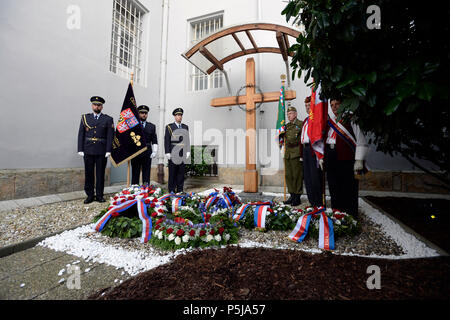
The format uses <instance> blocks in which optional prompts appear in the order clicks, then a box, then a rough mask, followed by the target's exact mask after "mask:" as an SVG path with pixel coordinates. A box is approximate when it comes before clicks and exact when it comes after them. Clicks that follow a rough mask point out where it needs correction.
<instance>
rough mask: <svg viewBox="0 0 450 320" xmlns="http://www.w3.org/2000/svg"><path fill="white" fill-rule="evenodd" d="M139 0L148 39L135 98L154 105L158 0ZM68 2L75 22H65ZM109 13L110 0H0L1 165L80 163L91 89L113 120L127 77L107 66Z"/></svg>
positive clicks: (109, 43)
mask: <svg viewBox="0 0 450 320" xmlns="http://www.w3.org/2000/svg"><path fill="white" fill-rule="evenodd" d="M141 3H142V4H143V5H144V6H145V7H146V8H147V9H148V10H149V13H148V14H147V16H146V17H145V19H146V20H145V21H144V24H147V25H148V24H150V25H151V28H149V27H147V28H146V30H145V34H144V39H145V42H146V43H148V44H151V45H150V46H149V49H148V50H147V52H146V54H147V55H148V59H147V61H148V65H147V77H148V79H147V85H146V86H145V87H143V86H141V85H139V84H135V86H134V90H135V95H136V100H137V103H138V104H147V105H149V106H157V105H158V102H159V96H158V93H159V81H158V79H159V58H160V45H159V44H160V41H161V39H160V28H161V1H151V0H142V1H141ZM70 5H75V6H77V7H79V9H80V13H81V14H80V17H81V24H80V29H73V30H70V29H69V28H67V20H68V19H69V17H70V16H71V15H70V14H69V13H67V8H68V7H69V6H70ZM112 12H113V1H112V0H96V1H89V0H46V1H39V0H27V1H14V0H2V1H1V2H0V41H1V43H2V49H1V50H0V70H1V71H0V72H1V77H0V108H1V114H2V119H3V125H1V126H0V150H1V156H0V168H1V169H18V168H70V167H83V162H82V158H80V157H79V156H78V155H77V135H78V127H79V124H80V119H81V114H83V113H89V112H92V109H91V103H90V101H89V99H90V97H91V96H93V95H100V96H102V97H104V98H105V100H106V104H105V105H104V109H103V112H104V113H106V114H108V115H110V116H112V117H113V118H114V119H115V123H117V117H118V115H119V113H120V109H121V106H122V103H123V99H124V96H125V93H126V89H127V86H128V82H129V81H128V80H127V79H123V78H120V77H119V76H117V75H115V74H113V73H111V72H110V71H109V64H110V47H111V26H112ZM157 116H158V114H157V111H156V110H154V109H152V110H151V111H150V117H157Z"/></svg>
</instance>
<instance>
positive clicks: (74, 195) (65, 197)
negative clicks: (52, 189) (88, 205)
mask: <svg viewBox="0 0 450 320" xmlns="http://www.w3.org/2000/svg"><path fill="white" fill-rule="evenodd" d="M57 196H58V197H59V198H60V199H61V201H70V200H76V199H81V198H84V197H86V194H85V193H84V191H74V192H68V193H60V194H58V195H57Z"/></svg>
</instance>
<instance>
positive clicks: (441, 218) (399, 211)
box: [365, 196, 450, 252]
mask: <svg viewBox="0 0 450 320" xmlns="http://www.w3.org/2000/svg"><path fill="white" fill-rule="evenodd" d="M365 198H366V199H367V200H369V201H370V202H372V203H374V204H375V205H376V206H378V207H380V208H381V209H383V210H384V211H385V212H387V213H389V214H390V215H392V216H393V217H395V218H396V219H398V220H400V221H401V222H403V223H404V224H405V225H407V226H408V227H410V228H411V229H413V230H414V231H416V232H417V233H418V234H420V235H421V236H423V237H425V238H426V239H428V240H430V241H431V242H433V243H434V244H436V245H437V246H439V247H441V248H442V249H444V250H445V251H447V252H450V233H449V230H450V201H449V200H444V199H416V198H397V197H382V198H381V197H372V196H370V197H365ZM432 215H433V216H434V218H432V217H431V216H432Z"/></svg>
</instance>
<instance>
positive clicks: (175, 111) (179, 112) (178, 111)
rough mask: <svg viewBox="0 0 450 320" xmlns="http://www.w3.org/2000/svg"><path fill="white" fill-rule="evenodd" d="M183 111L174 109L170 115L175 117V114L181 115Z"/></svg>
mask: <svg viewBox="0 0 450 320" xmlns="http://www.w3.org/2000/svg"><path fill="white" fill-rule="evenodd" d="M183 113H184V111H183V109H182V108H176V109H175V110H173V112H172V115H173V116H175V115H177V114H181V115H183Z"/></svg>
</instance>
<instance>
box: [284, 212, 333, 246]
mask: <svg viewBox="0 0 450 320" xmlns="http://www.w3.org/2000/svg"><path fill="white" fill-rule="evenodd" d="M316 214H320V221H319V248H321V249H324V250H334V231H333V220H331V219H330V218H329V217H328V216H327V215H326V213H325V208H324V207H319V208H317V209H316V210H314V211H311V212H308V213H306V214H304V215H302V216H301V217H300V218H298V221H297V224H296V226H295V228H294V230H292V232H291V233H290V234H289V239H291V240H292V241H295V242H302V241H303V240H304V239H305V237H306V235H307V234H308V228H309V224H310V222H311V218H312V217H313V216H314V215H316Z"/></svg>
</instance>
